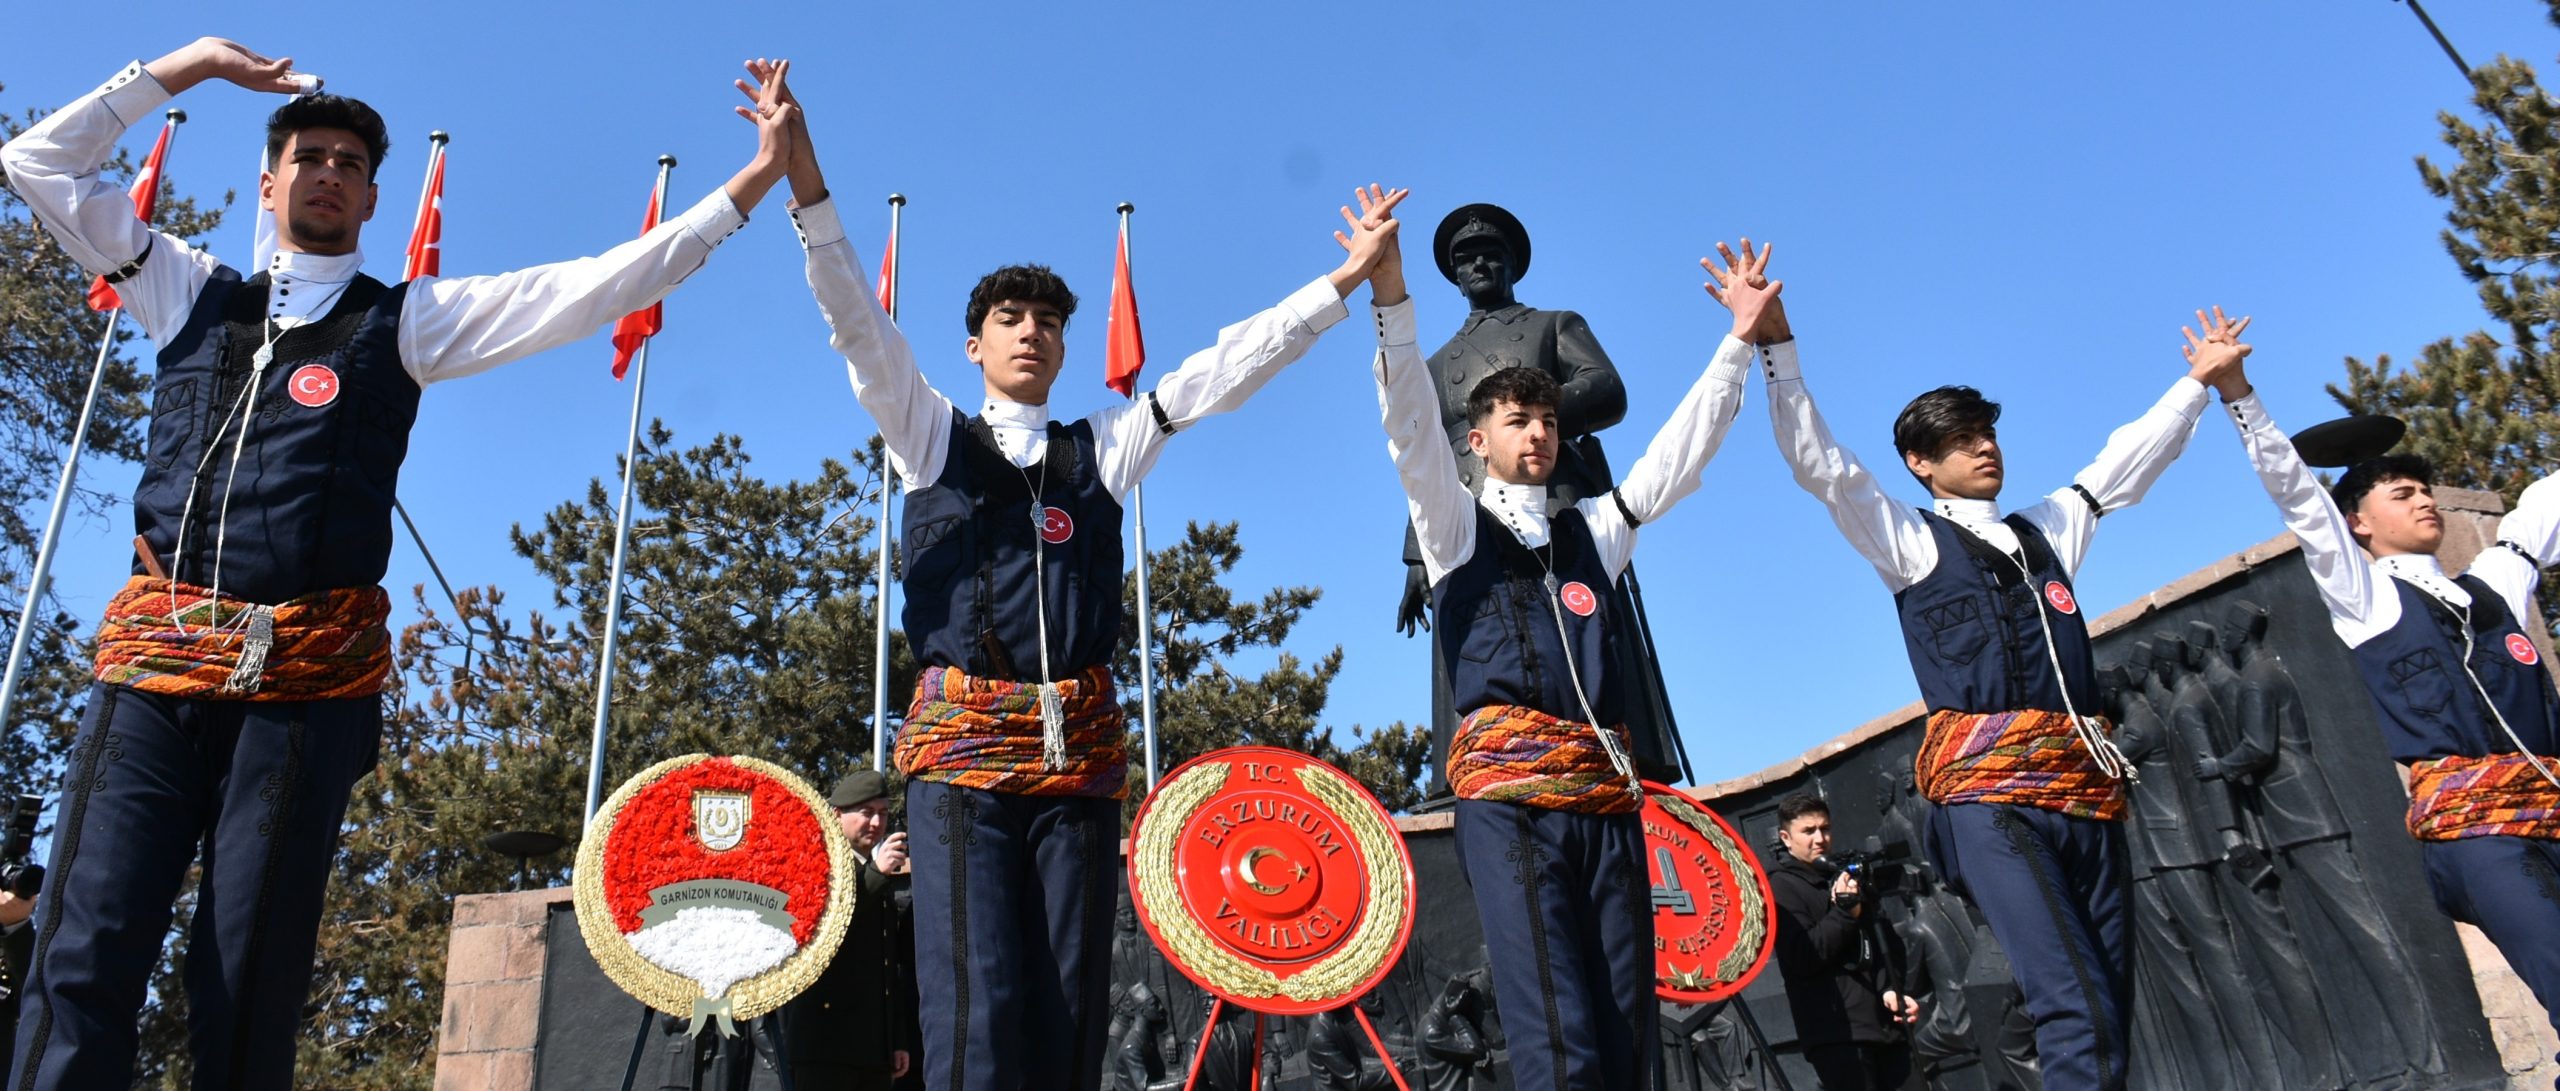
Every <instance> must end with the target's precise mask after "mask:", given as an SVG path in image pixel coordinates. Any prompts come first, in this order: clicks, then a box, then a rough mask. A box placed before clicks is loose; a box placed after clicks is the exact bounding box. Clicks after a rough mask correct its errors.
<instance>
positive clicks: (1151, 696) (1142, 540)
mask: <svg viewBox="0 0 2560 1091" xmlns="http://www.w3.org/2000/svg"><path fill="white" fill-rule="evenodd" d="M1137 210H1138V206H1136V205H1133V204H1130V203H1129V202H1127V201H1122V202H1120V252H1121V253H1122V254H1126V253H1128V252H1129V214H1130V213H1132V212H1136V211H1137ZM1129 513H1130V514H1131V515H1132V516H1134V517H1135V518H1136V523H1137V528H1138V726H1139V731H1140V737H1142V738H1144V739H1145V740H1146V748H1147V790H1148V791H1150V792H1152V791H1155V788H1156V609H1155V603H1156V600H1155V596H1153V595H1151V594H1149V593H1148V591H1147V485H1146V483H1145V482H1143V481H1141V482H1139V483H1137V484H1136V485H1133V486H1130V488H1129Z"/></svg>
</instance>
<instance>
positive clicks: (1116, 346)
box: [1102, 225, 1147, 398]
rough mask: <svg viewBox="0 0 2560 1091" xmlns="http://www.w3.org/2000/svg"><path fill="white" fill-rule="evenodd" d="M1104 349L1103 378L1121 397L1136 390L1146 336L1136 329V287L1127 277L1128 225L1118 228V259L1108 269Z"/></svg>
mask: <svg viewBox="0 0 2560 1091" xmlns="http://www.w3.org/2000/svg"><path fill="white" fill-rule="evenodd" d="M1108 329H1109V333H1108V335H1107V338H1108V340H1107V344H1106V347H1105V348H1104V349H1103V357H1102V381H1103V384H1104V385H1106V386H1109V387H1110V388H1111V389H1113V390H1117V391H1119V392H1120V396H1122V397H1124V398H1133V397H1136V396H1137V393H1138V371H1139V369H1141V368H1144V367H1146V366H1147V338H1146V335H1145V334H1142V333H1140V332H1138V288H1137V285H1136V284H1135V283H1133V282H1131V281H1130V279H1129V229H1128V228H1127V227H1126V226H1125V225H1124V226H1123V227H1122V228H1121V229H1120V260H1119V262H1118V263H1117V264H1115V265H1114V266H1113V267H1112V270H1111V324H1110V326H1109V327H1108Z"/></svg>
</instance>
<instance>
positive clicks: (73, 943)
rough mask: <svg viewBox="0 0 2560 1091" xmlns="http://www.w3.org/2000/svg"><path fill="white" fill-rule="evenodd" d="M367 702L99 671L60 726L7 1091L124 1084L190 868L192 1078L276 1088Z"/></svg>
mask: <svg viewBox="0 0 2560 1091" xmlns="http://www.w3.org/2000/svg"><path fill="white" fill-rule="evenodd" d="M381 738H382V702H381V700H380V699H379V698H375V697H361V698H346V699H342V700H332V701H254V702H253V701H205V700H194V699H188V698H177V697H162V696H157V695H154V694H148V693H142V692H140V691H137V690H131V689H124V688H122V687H117V686H109V685H104V684H100V685H97V686H95V687H93V688H92V689H91V690H90V693H89V710H88V714H87V715H86V716H85V717H84V718H83V719H82V721H81V724H80V734H79V736H78V737H77V738H76V739H75V740H74V741H73V743H72V749H71V761H70V765H69V767H68V769H67V770H66V772H65V776H64V780H63V786H62V803H61V808H60V810H59V811H58V812H56V815H55V820H54V822H55V826H54V835H53V858H52V861H51V863H50V864H48V865H47V868H46V873H45V890H44V897H43V899H42V900H41V901H40V902H39V903H38V904H37V908H36V916H35V922H34V926H35V928H36V940H35V973H34V975H33V977H32V979H31V980H30V981H29V982H28V987H27V993H26V997H25V1002H24V1004H23V1005H22V1006H21V1008H20V1009H19V1018H18V1047H17V1058H16V1062H15V1064H16V1069H17V1070H16V1072H14V1073H12V1074H11V1076H10V1082H9V1086H10V1087H13V1088H16V1089H18V1091H70V1089H85V1088H101V1087H124V1086H127V1085H129V1084H131V1083H132V1082H133V1066H134V1050H135V1018H136V1015H137V1013H139V1012H140V1011H141V1010H142V1005H143V1000H144V998H145V995H144V994H145V990H146V988H147V986H148V985H149V982H150V978H151V971H152V969H153V968H154V967H156V966H158V965H159V964H160V958H161V953H160V942H161V939H162V938H163V937H164V936H165V935H166V934H167V933H168V930H169V918H170V914H171V912H172V910H173V904H174V903H175V902H176V900H177V896H178V888H179V885H180V883H181V881H183V880H184V879H185V878H186V874H187V868H188V865H190V864H194V863H198V862H201V864H202V866H203V871H202V875H201V877H200V878H199V881H198V882H197V885H196V907H195V919H194V923H193V926H192V931H191V932H190V933H189V935H188V940H187V956H186V991H187V1035H188V1050H189V1052H190V1054H191V1055H192V1056H193V1058H194V1061H195V1082H194V1086H195V1087H196V1088H197V1091H216V1089H220V1091H266V1089H276V1091H282V1089H284V1088H288V1087H290V1086H291V1085H292V1083H293V1055H294V1043H295V1037H296V1031H297V1030H298V1029H299V1028H300V1025H301V1022H302V1008H303V1004H304V1002H305V1001H306V1000H307V999H308V997H309V994H310V991H311V957H312V947H313V945H314V944H315V943H316V942H317V939H318V936H319V930H320V901H321V894H322V893H323V892H324V891H325V890H326V889H327V886H328V882H329V864H330V860H331V858H332V857H333V856H335V855H336V853H337V845H338V828H339V826H340V825H341V824H342V823H343V822H344V821H345V819H346V811H347V795H348V793H349V791H351V790H352V789H353V788H354V786H355V782H356V780H357V778H359V777H362V776H363V775H364V774H365V773H366V772H367V771H369V770H371V769H372V768H373V765H374V761H375V758H376V756H377V750H378V748H379V746H380V744H381Z"/></svg>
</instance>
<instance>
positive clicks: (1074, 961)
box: [907, 780, 1120, 1091]
mask: <svg viewBox="0 0 2560 1091" xmlns="http://www.w3.org/2000/svg"><path fill="white" fill-rule="evenodd" d="M907 829H908V830H909V839H910V841H911V846H910V852H909V855H910V856H911V857H912V859H913V861H914V865H915V879H914V891H915V922H916V1000H917V1003H916V1006H917V1015H918V1022H919V1023H920V1024H921V1027H922V1030H923V1033H924V1085H925V1087H926V1088H927V1089H928V1091H1033V1089H1042V1091H1046V1089H1074V1091H1092V1089H1094V1088H1097V1087H1100V1086H1101V1085H1102V1065H1103V1038H1104V1031H1105V1030H1106V1029H1107V1028H1108V1026H1109V1020H1110V1018H1111V1011H1110V994H1111V923H1112V913H1113V910H1114V909H1115V908H1116V905H1117V899H1116V897H1115V893H1114V892H1115V890H1116V886H1115V884H1116V882H1117V881H1118V870H1119V866H1120V851H1119V845H1120V801H1118V800H1115V799H1090V798H1085V797H1081V796H1026V795H1013V794H1009V793H1005V792H985V791H979V790H977V789H974V788H957V787H953V786H951V785H947V784H936V783H933V782H931V781H924V780H910V781H908V782H907Z"/></svg>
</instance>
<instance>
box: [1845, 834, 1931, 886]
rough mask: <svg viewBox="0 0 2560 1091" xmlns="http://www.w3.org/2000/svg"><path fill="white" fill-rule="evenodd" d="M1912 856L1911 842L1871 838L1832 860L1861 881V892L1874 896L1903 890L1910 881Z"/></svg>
mask: <svg viewBox="0 0 2560 1091" xmlns="http://www.w3.org/2000/svg"><path fill="white" fill-rule="evenodd" d="M1910 859H1911V842H1909V841H1903V840H1896V841H1894V842H1892V843H1890V844H1887V843H1885V842H1884V841H1883V840H1882V839H1880V838H1874V837H1870V838H1867V843H1866V844H1865V845H1863V846H1861V847H1860V848H1859V849H1858V851H1856V852H1843V853H1834V854H1833V855H1832V856H1831V863H1832V864H1833V865H1835V866H1837V867H1838V868H1839V869H1840V870H1841V871H1842V872H1844V873H1846V874H1848V875H1849V876H1851V877H1853V878H1855V879H1857V880H1858V891H1859V893H1860V894H1863V895H1866V896H1869V897H1873V896H1875V895H1878V894H1898V893H1901V891H1902V889H1903V888H1904V887H1905V886H1906V885H1908V884H1909V883H1910V881H1911V865H1910V864H1909V863H1908V861H1909V860H1910Z"/></svg>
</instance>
